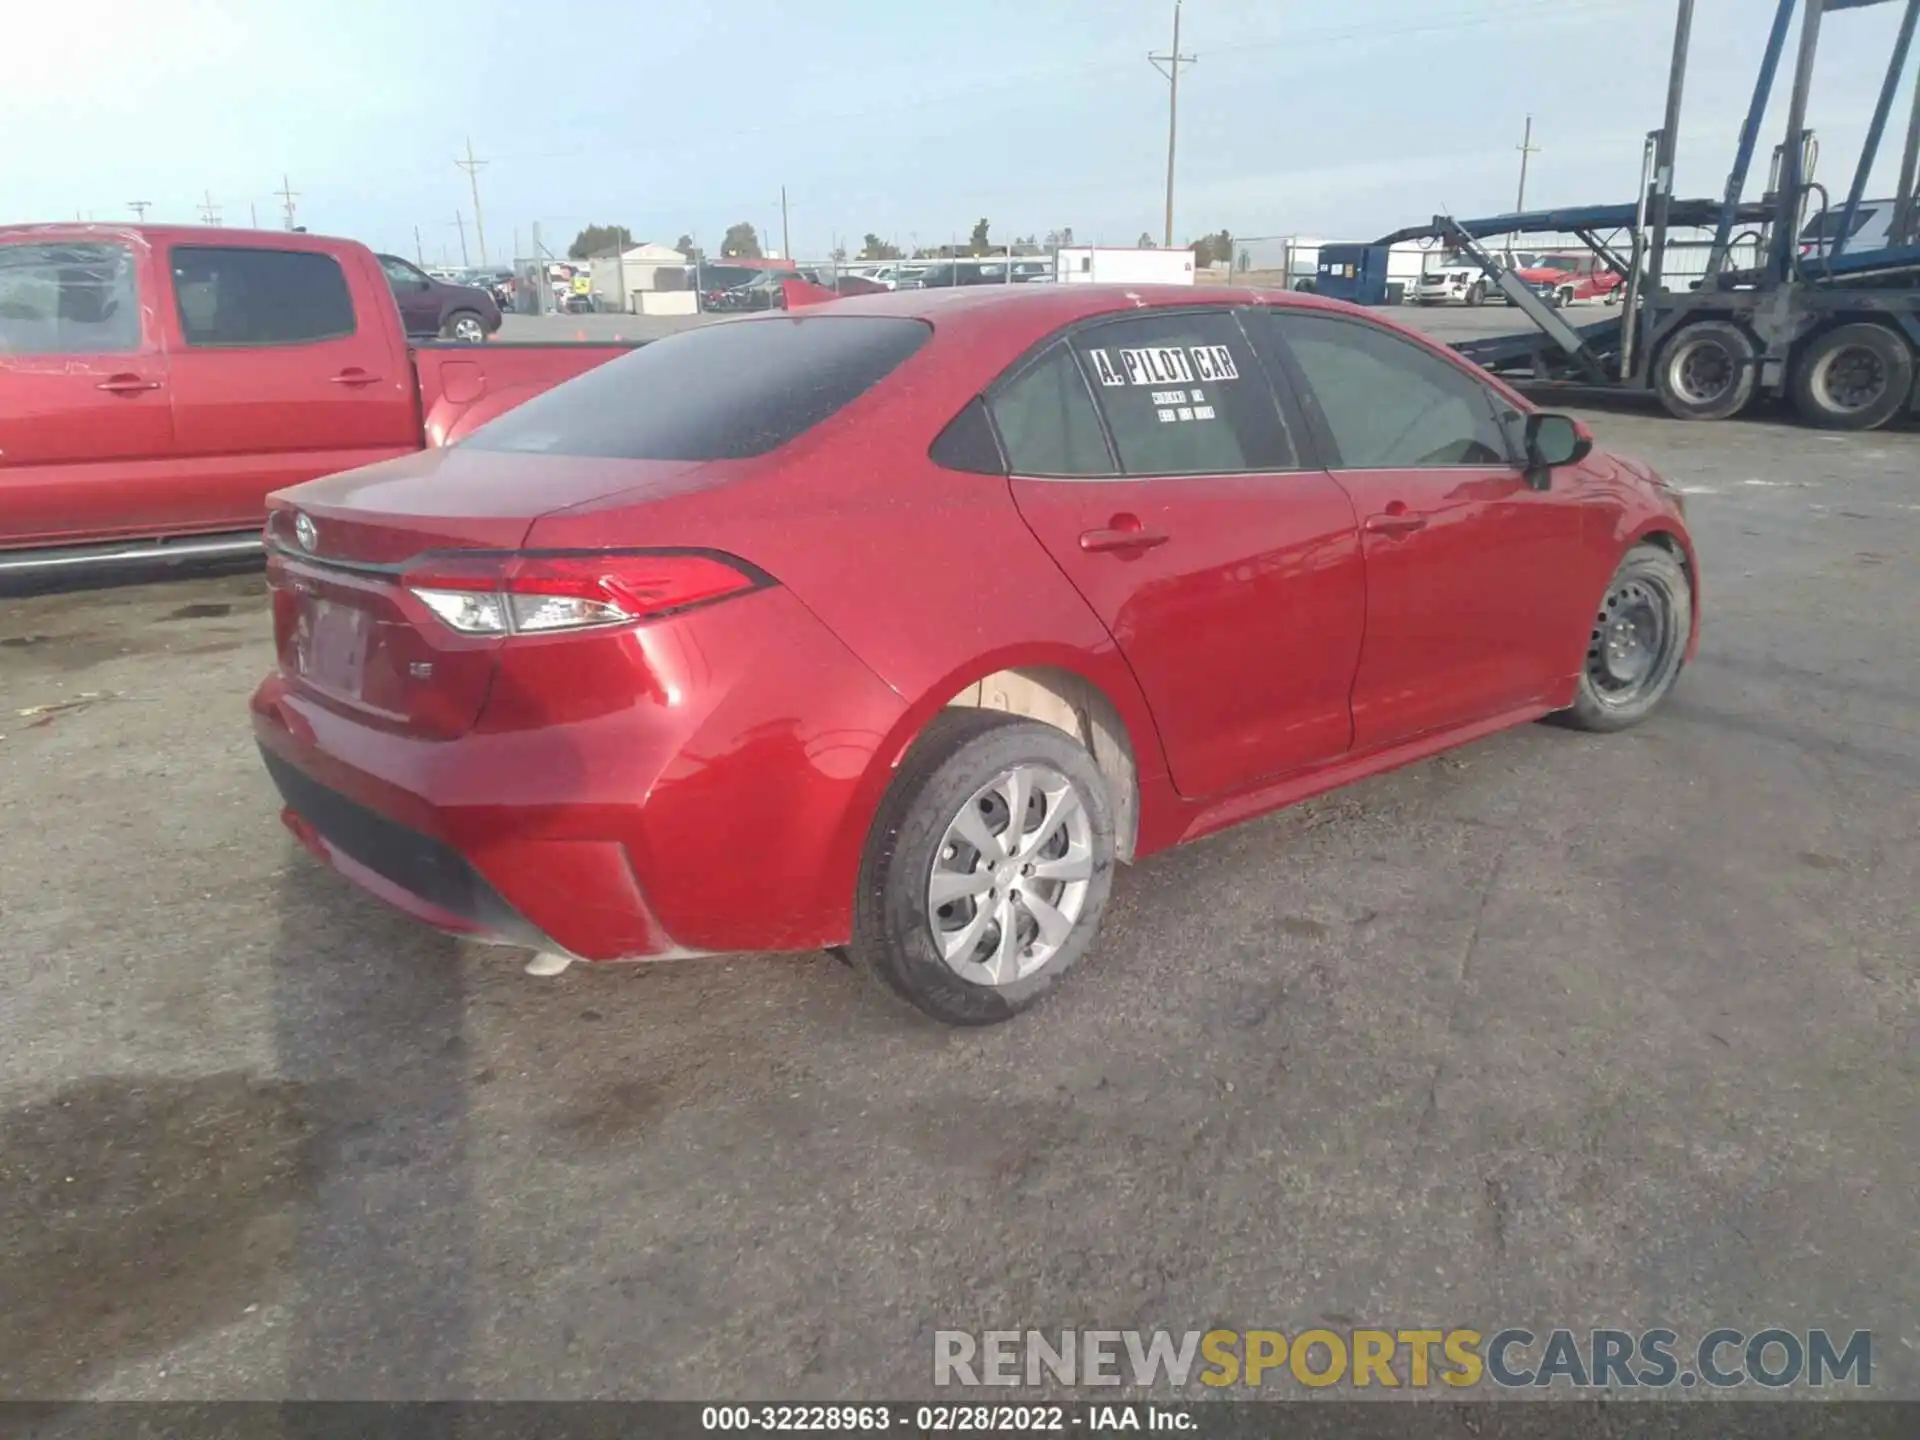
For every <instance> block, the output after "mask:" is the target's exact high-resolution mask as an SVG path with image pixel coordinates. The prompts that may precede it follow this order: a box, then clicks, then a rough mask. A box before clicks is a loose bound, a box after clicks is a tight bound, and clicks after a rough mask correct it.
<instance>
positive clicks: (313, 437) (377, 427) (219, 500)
mask: <svg viewBox="0 0 1920 1440" xmlns="http://www.w3.org/2000/svg"><path fill="white" fill-rule="evenodd" d="M168 263H169V269H170V275H171V280H172V284H173V290H174V297H173V299H174V303H173V305H172V306H170V307H169V308H168V313H167V323H168V324H169V325H170V326H171V327H172V330H173V340H172V344H171V346H170V348H171V350H172V354H173V362H172V363H173V426H174V442H175V448H176V451H177V453H178V454H179V457H180V461H181V470H182V484H183V501H184V500H185V499H188V498H190V500H191V503H192V504H193V505H194V506H195V507H196V508H197V509H198V510H199V511H200V512H201V514H202V515H203V518H204V519H205V520H206V521H207V522H208V523H218V524H222V525H234V526H245V525H254V524H258V523H260V520H261V519H262V517H263V515H264V513H265V500H266V496H267V494H268V493H269V492H270V491H273V490H277V489H280V488H281V487H283V486H287V485H294V484H298V483H299V482H301V481H303V480H310V479H312V478H314V477H315V476H317V475H326V474H330V473H332V472H334V471H336V470H349V469H352V468H354V467H355V466H358V465H365V464H370V463H372V462H373V461H376V460H385V459H388V458H390V457H392V456H395V455H400V454H404V453H406V452H408V451H411V450H416V449H418V448H419V446H420V430H419V416H418V395H417V391H416V387H415V384H414V379H413V372H412V368H411V365H410V363H409V361H408V358H407V354H406V351H405V349H404V347H402V346H401V344H400V343H399V337H398V336H397V335H396V334H395V333H394V330H393V325H392V321H391V319H390V318H388V317H386V316H378V315H374V314H371V313H368V307H370V306H371V305H373V304H375V303H378V304H380V305H382V306H385V305H386V304H387V303H389V301H388V296H387V294H386V284H385V281H384V278H383V277H380V276H378V275H375V274H371V273H369V274H366V275H362V276H358V277H357V278H358V280H359V296H358V298H356V295H355V289H354V286H353V285H351V284H350V283H349V278H348V274H347V271H346V269H345V267H344V265H343V263H342V260H341V259H340V258H339V257H336V256H335V255H332V254H329V253H327V252H325V251H321V250H317V249H294V248H289V249H276V248H271V247H266V246H238V245H227V246H222V245H175V246H173V247H172V250H171V252H170V254H169V257H168ZM368 269H369V271H371V269H372V266H371V264H370V263H369V265H368ZM383 322H384V323H383Z"/></svg>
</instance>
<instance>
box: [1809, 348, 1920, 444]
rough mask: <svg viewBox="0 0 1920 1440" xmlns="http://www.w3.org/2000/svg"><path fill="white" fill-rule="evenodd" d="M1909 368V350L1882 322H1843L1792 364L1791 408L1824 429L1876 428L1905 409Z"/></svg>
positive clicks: (1909, 388)
mask: <svg viewBox="0 0 1920 1440" xmlns="http://www.w3.org/2000/svg"><path fill="white" fill-rule="evenodd" d="M1913 369H1914V357H1913V351H1912V350H1911V349H1909V348H1908V346H1907V342H1906V341H1905V340H1903V339H1902V338H1901V337H1900V336H1898V335H1896V334H1894V333H1893V331H1891V330H1889V329H1887V328H1886V327H1885V326H1884V325H1872V324H1856V325H1842V326H1839V327H1838V328H1837V329H1833V330H1829V331H1827V332H1826V334H1824V335H1818V336H1815V337H1814V338H1813V339H1812V340H1810V341H1808V342H1807V345H1806V348H1805V350H1804V351H1803V352H1802V353H1801V355H1800V358H1799V359H1798V360H1796V361H1795V362H1794V365H1793V378H1792V381H1791V386H1790V388H1791V390H1792V394H1793V408H1794V409H1795V410H1796V411H1798V412H1799V415H1800V418H1801V419H1803V420H1805V421H1806V422H1807V423H1808V424H1809V425H1818V426H1821V427H1822V428H1824V429H1827V430H1874V429H1878V428H1879V427H1880V426H1882V425H1884V424H1886V423H1887V422H1888V421H1889V420H1891V419H1893V417H1894V416H1896V415H1898V414H1899V413H1900V412H1901V411H1902V410H1903V409H1905V408H1906V404H1907V399H1908V397H1909V396H1910V395H1911V394H1912V393H1913Z"/></svg>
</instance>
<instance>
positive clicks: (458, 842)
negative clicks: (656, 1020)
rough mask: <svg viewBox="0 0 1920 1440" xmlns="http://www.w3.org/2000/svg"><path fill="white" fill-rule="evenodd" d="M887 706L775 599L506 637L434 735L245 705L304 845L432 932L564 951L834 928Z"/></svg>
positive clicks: (881, 779)
mask: <svg viewBox="0 0 1920 1440" xmlns="http://www.w3.org/2000/svg"><path fill="white" fill-rule="evenodd" d="M904 710H905V705H904V702H903V701H902V700H901V699H900V697H899V696H898V695H897V694H895V693H894V692H893V691H892V690H891V689H889V688H888V687H887V686H886V685H884V684H883V683H882V682H881V681H880V680H879V679H878V677H876V676H875V675H874V674H873V672H872V671H871V670H869V669H867V668H866V667H865V666H864V665H863V664H861V663H860V662H859V661H858V660H857V659H855V658H854V657H853V655H852V654H851V653H850V652H848V651H847V650H846V648H845V647H844V646H842V645H841V644H840V642H839V641H838V640H837V639H836V638H835V637H834V636H833V635H832V634H831V633H830V632H828V631H827V630H826V628H825V627H824V626H822V625H821V624H820V622H819V621H818V620H817V619H815V618H814V617H813V616H812V615H811V613H810V612H808V611H807V610H806V609H805V608H804V607H803V606H802V605H801V604H800V603H799V601H798V600H796V599H795V598H794V597H793V596H792V595H791V594H790V593H789V592H786V591H784V590H779V589H773V590H768V591H763V592H760V593H759V594H757V595H754V596H750V597H746V598H742V599H738V600H732V601H727V602H724V603H722V604H719V605H715V606H710V607H707V608H705V609H702V610H698V611H693V612H689V613H688V614H686V615H683V616H678V617H674V618H672V619H670V620H667V621H663V622H659V623H657V624H654V625H651V626H648V627H644V628H643V629H642V630H640V631H638V632H635V631H621V632H609V633H607V634H604V635H600V636H595V637H582V638H578V639H574V640H570V641H564V642H560V641H544V642H538V643H534V644H530V645H524V646H523V645H518V644H516V645H509V646H507V647H505V648H504V650H503V651H502V655H501V659H500V668H499V670H498V671H497V673H496V675H495V678H494V683H493V686H492V693H491V696H490V698H489V700H488V701H487V705H486V708H485V709H483V710H482V712H481V714H480V717H479V720H478V722H477V723H476V725H475V726H474V728H473V730H472V731H470V732H469V733H467V734H465V735H463V736H460V737H459V738H456V739H431V738H426V737H424V736H415V735H408V734H404V733H398V732H396V731H395V730H393V729H391V728H387V727H383V726H381V725H378V724H376V723H373V722H371V721H369V720H367V719H364V718H361V717H358V716H355V715H352V714H348V713H344V712H343V711H342V710H340V709H339V708H337V707H335V706H333V705H330V704H327V703H325V702H323V701H321V700H319V699H317V698H316V697H314V696H312V695H310V694H307V693H306V692H304V691H302V690H300V689H298V688H296V687H294V686H292V685H290V684H289V682H288V681H287V680H286V678H285V677H284V676H282V675H280V674H278V673H276V674H274V675H271V676H269V677H268V678H267V679H266V680H265V681H263V682H262V683H261V685H260V687H259V689H258V690H257V691H256V692H255V693H254V696H253V700H252V718H253V725H254V735H255V739H256V740H257V741H258V743H259V746H260V749H261V751H262V754H263V756H264V757H265V759H266V764H267V769H268V772H269V774H270V775H271V776H272V778H273V780H274V783H275V785H276V786H277V787H278V788H279V791H280V794H281V798H282V800H283V802H284V803H285V806H286V812H285V814H284V816H283V818H284V819H285V820H286V823H287V825H288V828H289V829H291V830H292V831H293V833H294V834H295V836H296V837H297V838H299V839H300V841H301V842H302V843H303V844H304V845H305V846H306V847H307V849H308V850H309V851H311V852H312V853H313V854H315V855H316V856H318V857H319V858H320V859H321V860H323V861H324V862H325V863H326V864H328V865H329V866H331V867H332V868H333V869H335V870H336V871H338V872H339V873H341V874H342V875H344V876H345V877H346V878H348V879H350V880H352V881H354V882H355V883H356V884H358V885H360V886H361V887H362V888H364V889H366V890H368V891H370V892H372V893H373V894H375V895H377V896H379V897H380V898H381V899H383V900H386V901H387V902H388V903H390V904H393V905H395V906H397V907H399V908H400V909H402V910H404V911H406V912H407V913H408V914H410V915H413V916H414V917H416V918H417V919H420V920H423V921H425V922H426V923H428V924H431V925H434V926H437V927H438V928H440V929H443V930H447V931H451V932H453V933H456V934H461V935H467V936H472V937H474V938H478V939H483V940H488V941H493V942H497V943H502V944H512V945H524V946H527V947H529V948H533V949H540V950H552V951H558V952H561V953H564V954H567V955H570V956H573V957H575V958H577V959H582V960H646V959H668V958H675V957H679V956H684V955H698V954H712V953H720V952H737V951H745V950H806V949H814V948H818V947H820V946H822V945H830V944H838V943H841V942H842V941H844V940H845V939H846V938H847V937H848V935H849V934H850V933H851V930H852V907H853V899H854V888H855V879H856V877H857V875H858V870H859V860H860V854H861V850H862V847H863V846H864V843H865V839H866V831H867V823H868V820H869V819H870V817H871V815H872V813H873V810H874V809H875V808H876V807H877V805H878V802H879V797H880V793H881V792H882V791H883V790H884V788H885V784H886V781H887V779H888V778H889V776H890V768H889V760H890V757H887V756H886V755H885V753H884V747H885V746H886V745H887V743H888V737H889V736H890V735H891V734H892V733H893V732H894V730H895V727H896V725H897V723H898V721H899V719H900V717H901V716H902V714H903V713H904Z"/></svg>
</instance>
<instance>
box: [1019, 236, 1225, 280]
mask: <svg viewBox="0 0 1920 1440" xmlns="http://www.w3.org/2000/svg"><path fill="white" fill-rule="evenodd" d="M1053 275H1054V279H1056V280H1058V281H1059V282H1060V283H1061V284H1063V285H1191V284H1193V283H1194V279H1193V251H1191V250H1136V249H1133V248H1131V247H1129V246H1120V245H1063V246H1061V247H1060V253H1059V254H1058V255H1057V256H1055V257H1054V271H1053Z"/></svg>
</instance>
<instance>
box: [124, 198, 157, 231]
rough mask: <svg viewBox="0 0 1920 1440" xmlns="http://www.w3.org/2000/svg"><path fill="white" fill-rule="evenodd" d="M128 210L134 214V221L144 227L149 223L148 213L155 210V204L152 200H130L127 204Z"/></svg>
mask: <svg viewBox="0 0 1920 1440" xmlns="http://www.w3.org/2000/svg"><path fill="white" fill-rule="evenodd" d="M127 208H128V209H129V210H131V211H132V212H133V217H134V220H135V221H136V222H137V223H139V224H141V225H144V224H146V223H147V211H149V210H151V209H152V208H153V202H152V201H151V200H129V201H128V202H127Z"/></svg>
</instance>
